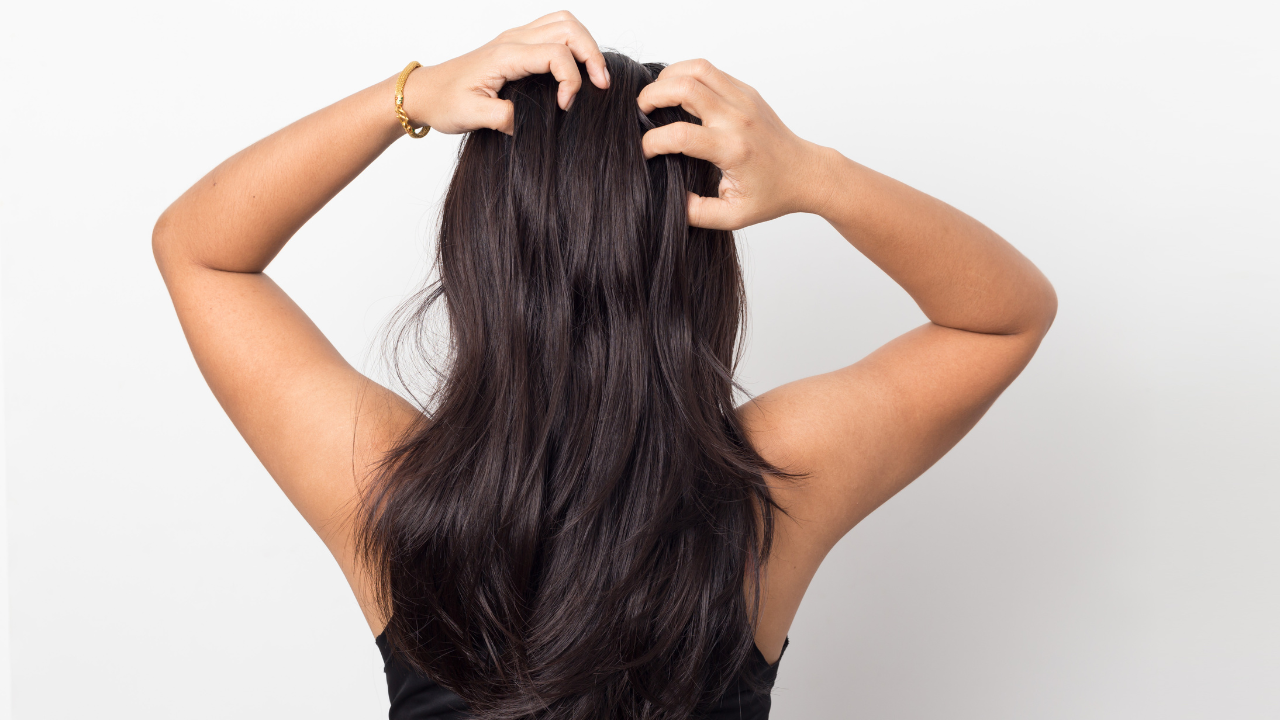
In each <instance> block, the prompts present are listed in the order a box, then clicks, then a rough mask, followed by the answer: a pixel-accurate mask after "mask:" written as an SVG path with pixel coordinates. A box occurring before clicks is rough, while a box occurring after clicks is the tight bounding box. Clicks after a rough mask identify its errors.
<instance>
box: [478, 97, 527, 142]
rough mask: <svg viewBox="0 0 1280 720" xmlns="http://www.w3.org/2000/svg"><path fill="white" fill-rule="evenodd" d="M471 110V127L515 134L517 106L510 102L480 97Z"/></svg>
mask: <svg viewBox="0 0 1280 720" xmlns="http://www.w3.org/2000/svg"><path fill="white" fill-rule="evenodd" d="M469 110H470V112H468V113H467V114H468V115H469V116H470V122H469V123H468V124H469V125H473V126H475V127H478V128H482V127H485V128H491V129H493V130H498V131H500V132H504V133H506V134H508V135H511V134H513V133H515V129H516V128H515V123H516V106H515V105H514V104H512V102H511V101H510V100H499V99H498V98H486V97H478V98H476V99H475V100H474V101H473V102H472V104H471V107H470V108H469Z"/></svg>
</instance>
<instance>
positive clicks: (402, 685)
mask: <svg viewBox="0 0 1280 720" xmlns="http://www.w3.org/2000/svg"><path fill="white" fill-rule="evenodd" d="M377 643H378V650H380V651H381V652H382V660H383V669H384V670H385V671H386V673H387V695H389V696H390V697H391V712H390V713H388V715H387V717H388V718H390V720H467V718H470V715H468V714H467V704H466V702H465V701H464V700H463V699H462V698H460V697H458V696H457V695H455V694H454V693H453V691H452V690H449V689H447V688H443V687H441V686H440V685H439V684H437V683H436V682H435V681H434V680H432V679H431V678H429V677H427V676H425V675H420V674H418V673H416V672H414V671H413V670H411V669H410V668H408V667H406V666H405V665H404V664H403V663H401V662H400V661H399V660H398V659H397V658H395V657H392V655H391V650H390V648H388V647H387V636H386V633H383V634H381V635H379V636H378V638H377ZM790 644H791V638H787V639H786V640H784V641H783V643H782V652H784V653H785V652H786V651H787V645H790ZM751 649H752V652H751V656H750V657H749V658H748V659H747V663H746V665H744V666H743V668H742V672H743V673H759V674H760V676H761V677H763V678H764V683H765V687H766V688H768V690H766V691H764V692H762V693H755V692H752V691H751V689H750V687H748V685H747V683H746V682H744V681H743V679H742V676H741V675H739V677H738V678H736V679H735V680H734V682H733V684H732V685H730V686H729V689H728V690H727V691H726V692H725V694H724V695H721V696H720V699H719V700H718V701H716V704H715V706H714V707H713V708H712V709H711V710H710V711H709V712H707V713H706V714H703V715H699V716H697V717H698V720H767V719H768V717H769V707H770V705H771V700H770V698H769V690H772V689H773V683H774V681H775V680H777V678H778V663H777V662H775V663H773V664H772V665H770V664H769V662H768V661H767V660H765V658H764V653H761V652H760V648H758V647H754V646H753V647H752V648H751ZM781 661H782V655H778V662H781Z"/></svg>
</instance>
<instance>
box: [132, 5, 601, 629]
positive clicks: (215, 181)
mask: <svg viewBox="0 0 1280 720" xmlns="http://www.w3.org/2000/svg"><path fill="white" fill-rule="evenodd" d="M578 62H582V63H584V64H585V66H586V68H587V70H588V75H589V76H590V78H591V80H592V82H594V83H595V84H596V85H597V86H600V87H605V86H607V84H608V75H607V72H606V71H605V66H604V57H603V55H601V53H600V50H599V48H598V47H597V46H596V43H595V41H594V40H593V39H592V38H591V35H590V34H589V33H587V31H586V29H585V28H584V27H583V26H582V25H581V24H580V23H579V22H578V21H577V20H576V19H574V18H573V16H571V15H569V14H568V13H555V14H553V15H548V16H546V17H544V18H540V19H538V20H535V21H534V22H532V23H530V24H528V25H525V26H523V27H520V28H515V29H513V30H508V31H507V32H504V33H503V34H502V35H500V36H498V37H497V38H496V39H495V40H493V41H492V42H490V43H488V44H486V45H484V46H482V47H481V48H479V49H477V50H475V51H473V52H471V53H468V54H466V55H463V56H461V57H458V58H455V59H453V60H450V61H448V62H445V63H442V64H440V65H436V66H431V67H421V68H418V69H416V70H414V71H413V72H412V73H410V75H409V81H408V83H407V85H406V87H405V101H404V102H405V110H406V111H407V114H408V115H409V118H410V119H411V121H412V122H414V123H415V124H427V125H430V126H432V128H433V129H434V130H435V131H437V132H445V133H460V132H467V131H470V130H474V129H478V128H485V127H487V128H493V129H496V130H502V131H504V132H508V133H510V132H512V106H511V103H510V102H509V101H505V100H500V99H498V90H499V89H500V88H501V87H502V85H503V84H504V83H505V82H507V81H509V80H514V79H516V78H519V77H524V76H526V75H531V74H537V73H548V72H549V73H552V74H553V75H554V76H555V77H556V79H557V80H559V81H560V103H561V106H562V107H567V106H568V105H569V104H570V103H571V102H572V99H573V97H574V95H575V93H576V92H577V91H578V89H579V88H580V87H581V84H582V77H581V75H580V73H579V71H578V66H577V63H578ZM395 83H396V77H394V76H393V77H390V78H388V79H386V80H383V81H381V82H379V83H377V84H376V85H373V86H371V87H369V88H366V89H365V90H362V91H360V92H358V93H356V94H354V95H351V96H350V97H347V98H345V99H343V100H340V101H338V102H337V103H334V104H333V105H330V106H329V107H326V108H324V109H323V110H320V111H318V112H315V113H313V114H311V115H309V116H307V117H305V118H303V119H301V120H298V121H297V122H295V123H293V124H292V125H289V126H288V127H286V128H284V129H282V130H280V131H278V132H276V133H275V134H273V135H271V136H269V137H267V138H264V139H263V140H260V141H258V142H257V143H255V144H253V145H251V146H250V147H248V148H246V149H245V150H242V151H241V152H239V153H237V154H236V155H234V156H232V157H231V158H230V159H228V160H226V161H225V162H223V163H222V164H221V165H219V166H218V167H216V168H214V170H213V171H212V172H210V173H209V174H208V175H206V176H205V177H203V178H201V179H200V180H199V181H198V182H197V183H196V184H195V185H194V186H192V187H191V188H190V189H189V190H187V191H186V192H185V193H184V194H183V195H182V196H181V197H180V198H178V200H176V201H175V202H174V203H173V205H171V206H170V207H169V208H168V209H167V210H165V212H164V213H163V214H162V215H161V217H160V219H159V221H158V222H157V223H156V226H155V230H154V232H153V234H152V248H153V251H154V254H155V258H156V263H157V264H158V266H159V268H160V272H161V275H162V276H163V277H164V281H165V284H166V286H167V287H168V289H169V294H170V296H171V297H172V299H173V304H174V308H175V309H176V310H177V313H178V319H179V321H180V322H181V324H182V329H183V332H184V333H185V334H186V337H187V342H188V343H189V344H190V346H191V351H192V354H193V355H194V356H195V359H196V363H197V365H198V366H199V367H200V371H201V372H202V373H203V374H204V377H205V380H206V381H207V382H208V384H209V387H210V389H212V391H213V393H214V395H215V396H216V397H217V399H218V402H219V403H221V405H222V407H223V409H224V410H225V411H226V412H227V415H228V416H229V417H230V418H231V421H232V423H234V424H235V426H236V428H237V429H238V430H239V431H240V433H241V435H242V436H243V437H244V438H245V440H246V442H248V444H249V446H250V447H251V448H252V449H253V451H254V453H255V454H256V455H257V456H258V459H259V460H261V461H262V463H263V465H264V466H265V467H266V468H267V470H268V472H270V473H271V475H272V477H273V478H275V480H276V482H277V483H279V485H280V487H281V489H282V490H283V491H284V492H285V494H286V495H287V496H288V497H289V499H290V501H292V502H293V504H294V505H295V507H297V508H298V510H299V511H300V512H301V513H302V515H303V516H304V517H305V518H306V519H307V521H308V522H309V523H310V524H311V526H312V527H313V528H314V529H315V530H316V532H317V533H318V534H319V535H320V537H321V538H322V539H323V540H324V541H325V543H326V544H327V545H328V546H329V548H330V550H331V551H333V553H334V555H335V557H337V559H338V561H339V564H341V565H342V567H343V570H344V571H345V572H346V573H347V575H348V579H349V580H351V581H352V583H353V587H358V583H357V579H356V577H355V575H354V566H353V564H352V559H353V554H352V552H351V548H350V529H351V526H350V520H351V518H350V513H349V511H350V510H351V509H352V508H353V505H352V501H353V500H354V499H355V498H356V494H357V490H358V488H359V485H360V483H361V481H362V480H363V475H364V473H366V472H367V471H368V470H369V469H370V466H371V465H372V464H373V463H375V462H376V461H377V460H378V459H379V458H380V457H381V455H382V453H384V452H385V451H386V450H387V449H389V447H390V445H391V443H392V442H393V441H394V439H395V438H397V437H398V435H399V433H400V432H401V431H402V430H403V429H404V427H405V426H406V425H407V424H408V423H410V422H412V421H414V420H415V419H417V418H418V416H419V413H418V411H417V410H416V409H415V408H413V407H412V406H411V405H410V404H409V403H407V402H406V401H404V400H403V399H402V398H400V396H398V395H396V394H395V393H393V392H391V391H390V390H387V389H385V388H383V387H381V386H379V385H377V384H376V383H374V382H372V381H370V380H369V379H368V378H366V377H364V376H363V375H361V374H360V373H359V372H357V371H356V370H355V369H354V368H352V367H351V366H350V365H349V364H348V363H347V362H346V361H345V360H344V359H343V358H342V356H341V355H339V353H338V352H337V350H336V349H335V348H334V347H333V345H332V344H330V343H329V341H328V340H327V339H326V338H325V337H324V335H323V334H322V333H321V332H320V330H319V329H318V328H317V327H316V326H315V324H314V323H312V322H311V320H310V319H309V318H308V317H307V316H306V314H305V313H304V312H303V311H302V310H301V308H299V307H298V306H297V305H296V304H295V303H294V302H293V301H292V300H291V299H290V298H289V296H288V295H286V294H285V293H284V291H283V290H281V289H280V287H279V286H277V285H276V284H275V283H274V282H273V281H272V280H271V278H269V277H267V275H265V274H264V273H263V270H264V269H265V268H266V267H267V265H268V264H269V263H270V262H271V260H272V259H273V258H274V257H275V256H276V254H277V253H279V252H280V249H281V248H283V247H284V244H285V243H286V242H288V240H289V238H290V237H292V236H293V234H294V233H295V232H297V230H298V229H299V228H300V227H302V225H303V224H304V223H305V222H306V221H307V220H308V219H309V218H310V217H311V216H312V215H314V214H315V213H316V212H318V211H319V210H320V208H322V207H324V205H325V203H327V202H328V201H329V200H330V199H331V198H332V197H333V196H334V195H336V194H337V193H338V192H339V191H340V190H342V188H344V187H346V185H347V183H349V182H351V181H352V180H353V179H355V177H356V176H357V175H359V174H360V172H361V171H363V170H364V168H366V167H368V165H369V164H370V163H372V162H373V161H374V160H375V159H376V158H377V157H378V156H379V155H380V154H382V152H383V151H384V150H386V149H387V148H388V147H389V146H390V145H391V143H393V142H395V140H396V139H398V138H399V137H400V136H401V135H403V134H404V130H403V128H402V127H401V125H400V122H399V120H398V119H397V118H396V115H395V109H394V108H395V105H394V94H395ZM415 126H416V125H415ZM357 408H358V409H359V412H360V415H359V418H358V419H357V416H356V411H357ZM353 438H354V445H353ZM357 595H360V592H359V590H358V589H357ZM363 604H364V603H362V605H363Z"/></svg>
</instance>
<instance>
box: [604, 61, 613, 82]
mask: <svg viewBox="0 0 1280 720" xmlns="http://www.w3.org/2000/svg"><path fill="white" fill-rule="evenodd" d="M612 83H613V78H612V77H610V75H609V66H608V65H605V66H604V84H605V85H610V84H612Z"/></svg>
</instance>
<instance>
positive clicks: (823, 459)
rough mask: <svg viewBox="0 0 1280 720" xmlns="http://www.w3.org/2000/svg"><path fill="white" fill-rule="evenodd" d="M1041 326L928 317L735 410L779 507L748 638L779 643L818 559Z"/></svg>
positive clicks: (977, 404) (951, 428) (937, 443)
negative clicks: (973, 326) (756, 621)
mask: <svg viewBox="0 0 1280 720" xmlns="http://www.w3.org/2000/svg"><path fill="white" fill-rule="evenodd" d="M1042 338H1043V331H1041V330H1037V331H1036V332H1027V333H1020V334H1014V335H993V334H984V333H975V332H968V331H964V330H957V329H954V328H948V327H942V326H939V325H935V324H933V323H928V324H925V325H923V326H921V327H918V328H916V329H915V330H912V331H910V332H908V333H906V334H904V335H902V336H900V337H898V338H896V339H894V340H893V341H891V342H889V343H888V344H886V345H884V346H883V347H881V348H879V349H878V350H876V351H875V352H873V353H871V354H870V355H868V356H867V357H865V358H863V359H862V360H860V361H858V362H856V363H854V364H852V365H849V366H848V367H844V368H841V369H839V370H835V371H833V372H829V373H824V374H821V375H815V376H812V377H808V378H804V379H802V380H797V381H795V382H792V383H788V384H786V385H782V386H780V387H778V388H775V389H773V390H770V391H769V392H767V393H764V394H762V395H760V396H759V397H758V398H755V399H753V400H751V401H750V402H747V403H746V404H744V405H743V406H742V407H741V408H739V414H740V417H741V418H742V421H743V425H744V427H745V429H746V432H747V435H748V440H749V441H750V442H751V444H752V446H753V447H755V448H756V450H757V451H758V452H759V453H760V455H761V456H762V457H763V458H764V459H765V460H767V461H769V462H770V463H772V464H773V465H774V466H775V467H777V468H779V469H780V470H784V471H787V472H793V473H803V474H804V477H802V478H801V479H799V480H794V481H793V480H789V479H781V478H775V479H772V480H771V483H770V484H771V487H772V489H773V492H774V497H775V499H776V500H777V502H778V504H779V505H780V506H781V507H782V508H783V509H784V510H785V511H786V513H787V514H786V516H785V517H781V518H779V521H778V524H777V533H776V541H775V546H774V549H773V552H772V555H771V556H770V558H769V561H768V562H769V564H768V572H767V575H768V577H767V581H768V587H767V589H766V593H765V603H766V604H765V606H764V607H763V608H762V614H761V626H760V629H759V631H758V634H757V641H758V642H759V643H760V645H761V649H762V650H764V649H766V645H771V646H773V647H777V648H778V649H779V650H780V649H781V646H782V641H783V639H784V638H785V636H786V630H787V628H789V627H790V625H791V620H792V618H793V617H794V616H795V613H796V610H797V609H798V608H799V605H800V600H801V598H802V597H803V595H804V592H805V590H806V589H807V588H808V586H809V582H810V581H811V580H812V579H813V575H814V573H816V572H817V570H818V566H819V565H820V564H821V563H822V560H823V559H824V558H825V557H826V555H827V553H828V552H830V550H831V548H832V547H834V546H835V544H836V543H837V542H839V541H840V539H841V538H842V537H844V536H845V535H846V534H847V533H848V532H849V531H850V530H852V529H853V528H854V526H856V525H857V524H858V523H859V522H861V521H862V520H863V518H865V517H866V516H867V515H869V514H870V513H871V512H872V511H874V510H875V509H876V508H878V507H879V506H880V505H882V504H884V503H885V502H886V501H887V500H889V498H891V497H893V496H894V495H895V494H897V493H898V492H899V491H901V490H902V489H903V488H904V487H906V486H907V485H908V484H910V483H911V482H912V481H913V480H915V479H916V478H917V477H919V476H920V475H921V474H922V473H924V472H925V471H926V470H928V469H929V467H931V466H932V465H933V464H934V463H935V462H937V461H938V459H939V458H941V457H942V456H943V455H945V454H946V453H947V451H949V450H950V449H951V448H952V447H954V446H955V444H956V443H957V442H959V441H960V439H961V438H963V437H964V436H965V434H966V433H968V432H969V430H970V429H972V428H973V426H974V425H975V424H976V423H977V422H978V420H979V419H981V418H982V416H983V415H984V414H985V413H986V411H987V410H988V409H989V408H990V407H991V405H992V403H994V402H995V400H996V398H998V397H999V395H1000V393H1001V392H1003V391H1004V389H1005V388H1006V387H1008V385H1009V383H1010V382H1012V381H1013V379H1014V378H1016V377H1017V375H1018V373H1019V372H1021V370H1022V368H1023V367H1025V365H1026V364H1027V362H1028V361H1029V360H1030V359H1031V356H1032V355H1033V354H1034V353H1035V350H1036V348H1037V346H1038V345H1039V343H1040V340H1041V339H1042Z"/></svg>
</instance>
